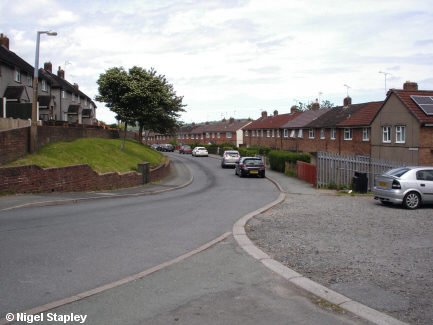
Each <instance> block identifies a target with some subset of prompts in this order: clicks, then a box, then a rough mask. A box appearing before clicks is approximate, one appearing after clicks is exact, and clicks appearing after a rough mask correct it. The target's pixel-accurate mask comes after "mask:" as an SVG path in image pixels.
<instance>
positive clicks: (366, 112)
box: [338, 101, 384, 127]
mask: <svg viewBox="0 0 433 325" xmlns="http://www.w3.org/2000/svg"><path fill="white" fill-rule="evenodd" d="M383 103H384V102H383V101H381V102H371V103H367V104H368V105H367V106H366V107H364V108H363V109H361V110H360V111H359V112H357V113H355V114H353V115H352V116H350V117H348V118H347V119H346V120H344V121H342V122H341V123H339V124H338V126H346V127H347V126H367V125H370V124H371V122H373V120H374V117H375V116H376V114H377V112H379V109H380V108H381V107H382V105H383Z"/></svg>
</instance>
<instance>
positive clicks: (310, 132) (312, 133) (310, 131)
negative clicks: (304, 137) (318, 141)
mask: <svg viewBox="0 0 433 325" xmlns="http://www.w3.org/2000/svg"><path fill="white" fill-rule="evenodd" d="M315 136H316V132H315V130H314V129H308V139H314V138H315Z"/></svg>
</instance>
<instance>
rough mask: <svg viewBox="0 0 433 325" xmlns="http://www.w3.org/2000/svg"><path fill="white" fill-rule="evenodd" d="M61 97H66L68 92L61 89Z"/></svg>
mask: <svg viewBox="0 0 433 325" xmlns="http://www.w3.org/2000/svg"><path fill="white" fill-rule="evenodd" d="M62 98H63V99H67V98H68V93H67V92H66V90H63V91H62Z"/></svg>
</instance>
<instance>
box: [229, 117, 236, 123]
mask: <svg viewBox="0 0 433 325" xmlns="http://www.w3.org/2000/svg"><path fill="white" fill-rule="evenodd" d="M233 123H235V118H234V117H230V125H232V124H233Z"/></svg>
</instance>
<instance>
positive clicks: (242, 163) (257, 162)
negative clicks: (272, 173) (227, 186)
mask: <svg viewBox="0 0 433 325" xmlns="http://www.w3.org/2000/svg"><path fill="white" fill-rule="evenodd" d="M235 175H239V176H240V177H245V176H260V177H263V178H264V177H265V165H264V164H263V161H262V159H261V158H255V157H244V158H241V159H240V160H238V161H237V162H236V164H235Z"/></svg>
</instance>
